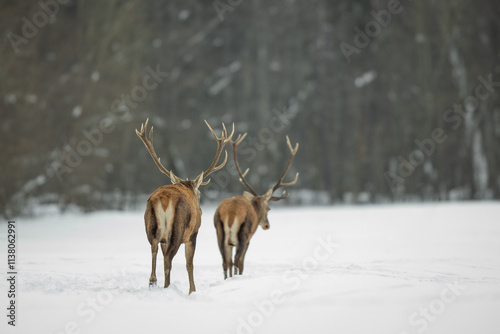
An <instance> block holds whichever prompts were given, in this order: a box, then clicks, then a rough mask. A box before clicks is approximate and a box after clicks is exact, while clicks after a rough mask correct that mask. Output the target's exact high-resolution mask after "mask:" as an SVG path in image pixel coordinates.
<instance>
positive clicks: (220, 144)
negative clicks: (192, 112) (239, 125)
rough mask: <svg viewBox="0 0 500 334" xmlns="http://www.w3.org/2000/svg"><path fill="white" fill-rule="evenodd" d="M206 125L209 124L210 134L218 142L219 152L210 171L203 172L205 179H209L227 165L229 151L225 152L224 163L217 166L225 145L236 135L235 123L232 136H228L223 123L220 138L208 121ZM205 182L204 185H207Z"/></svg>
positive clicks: (209, 168)
mask: <svg viewBox="0 0 500 334" xmlns="http://www.w3.org/2000/svg"><path fill="white" fill-rule="evenodd" d="M205 123H206V124H207V126H208V128H209V129H210V132H212V136H213V137H214V139H215V141H217V152H216V153H215V158H214V160H213V161H212V164H211V165H210V167H208V169H207V170H206V171H205V172H203V177H207V176H208V175H210V174H211V173H213V172H216V171H218V170H220V169H222V168H223V167H224V166H225V165H226V162H227V151H225V156H224V161H223V162H222V163H221V164H220V165H219V166H216V165H217V162H218V161H219V158H220V155H221V154H222V149H223V148H224V145H226V143H227V142H228V141H230V140H231V138H232V137H233V134H234V123H233V131H232V132H231V135H230V136H228V135H227V129H226V126H225V125H224V123H222V134H221V136H220V138H219V137H217V135H216V134H215V131H214V130H213V129H212V127H211V126H210V124H208V122H207V121H206V120H205ZM205 182H209V181H205ZM205 182H204V183H202V184H205ZM206 184H208V183H206Z"/></svg>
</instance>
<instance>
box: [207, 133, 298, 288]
mask: <svg viewBox="0 0 500 334" xmlns="http://www.w3.org/2000/svg"><path fill="white" fill-rule="evenodd" d="M245 136H246V133H245V134H244V135H239V136H238V138H237V139H236V141H232V140H231V144H232V146H233V158H234V164H235V167H236V170H237V171H238V174H239V176H240V181H241V182H242V183H243V184H244V185H245V186H246V188H247V189H248V191H244V192H243V195H241V196H236V197H232V198H228V199H225V200H223V201H222V202H221V203H220V205H219V207H218V208H217V210H216V211H215V215H214V225H215V229H216V231H217V242H218V244H219V250H220V253H221V255H222V267H223V270H224V279H226V278H227V276H228V274H229V276H230V277H232V276H233V265H234V274H235V275H237V274H239V275H241V274H243V266H244V261H245V254H246V251H247V249H248V245H249V243H250V239H251V238H252V236H253V235H254V233H255V231H256V230H257V225H260V226H261V227H262V228H263V229H264V230H268V229H269V227H270V226H269V220H268V218H267V214H268V212H269V210H270V208H269V201H279V200H282V199H284V198H287V197H288V194H287V193H286V191H283V194H282V195H281V196H273V193H274V192H275V191H276V190H278V189H279V188H281V187H286V186H291V185H294V184H295V183H297V179H298V177H299V173H297V175H296V176H295V179H294V180H293V181H292V182H288V183H284V182H283V178H284V177H285V175H286V173H287V172H288V169H289V168H290V165H291V164H292V161H293V158H294V157H295V154H296V153H297V150H298V149H299V144H298V143H297V144H296V145H295V147H294V148H293V147H292V144H290V139H289V138H288V136H287V137H286V142H287V145H288V148H289V149H290V159H289V160H288V164H287V165H286V168H285V170H284V171H283V173H282V174H281V176H280V178H279V180H278V182H277V183H276V185H275V186H274V187H271V188H269V190H268V191H267V192H266V193H265V194H264V195H259V194H257V192H256V191H255V190H254V189H253V188H252V187H251V186H250V185H249V184H248V182H247V181H246V180H245V176H246V174H247V173H248V169H247V170H246V171H245V173H241V169H240V166H239V164H238V145H239V144H240V143H241V142H242V141H243V139H244V138H245ZM233 247H236V254H235V256H234V260H233Z"/></svg>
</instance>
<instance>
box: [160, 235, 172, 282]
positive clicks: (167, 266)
mask: <svg viewBox="0 0 500 334" xmlns="http://www.w3.org/2000/svg"><path fill="white" fill-rule="evenodd" d="M168 248H169V247H168V245H167V244H164V243H162V244H161V251H162V253H163V271H164V273H165V285H164V286H163V287H164V288H168V286H169V285H170V271H171V270H172V256H170V254H169V249H168Z"/></svg>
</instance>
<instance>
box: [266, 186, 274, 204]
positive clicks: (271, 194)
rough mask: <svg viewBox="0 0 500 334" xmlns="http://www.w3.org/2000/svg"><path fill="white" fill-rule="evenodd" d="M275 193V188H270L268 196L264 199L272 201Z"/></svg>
mask: <svg viewBox="0 0 500 334" xmlns="http://www.w3.org/2000/svg"><path fill="white" fill-rule="evenodd" d="M273 192H274V189H273V188H270V189H269V190H268V191H267V192H266V194H265V195H264V198H265V199H266V201H269V200H270V199H271V197H273Z"/></svg>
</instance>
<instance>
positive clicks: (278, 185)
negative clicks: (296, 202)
mask: <svg viewBox="0 0 500 334" xmlns="http://www.w3.org/2000/svg"><path fill="white" fill-rule="evenodd" d="M286 144H287V146H288V148H289V149H290V158H289V159H288V164H287V165H286V167H285V170H284V171H283V173H282V174H281V176H280V178H279V180H278V182H277V183H276V185H275V186H274V187H273V188H272V189H273V192H275V191H276V190H278V189H279V188H281V187H288V186H291V185H294V184H295V183H297V180H298V179H299V173H297V174H296V175H295V179H294V180H293V181H291V182H286V183H284V182H283V178H284V177H285V175H286V173H287V172H288V169H289V168H290V166H291V164H292V161H293V158H294V157H295V154H297V151H298V150H299V143H297V144H295V147H292V144H291V143H290V138H288V136H286ZM286 197H288V194H286V191H284V192H283V195H281V196H279V197H276V196H273V197H271V199H272V200H274V201H277V200H280V199H284V198H286Z"/></svg>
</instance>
